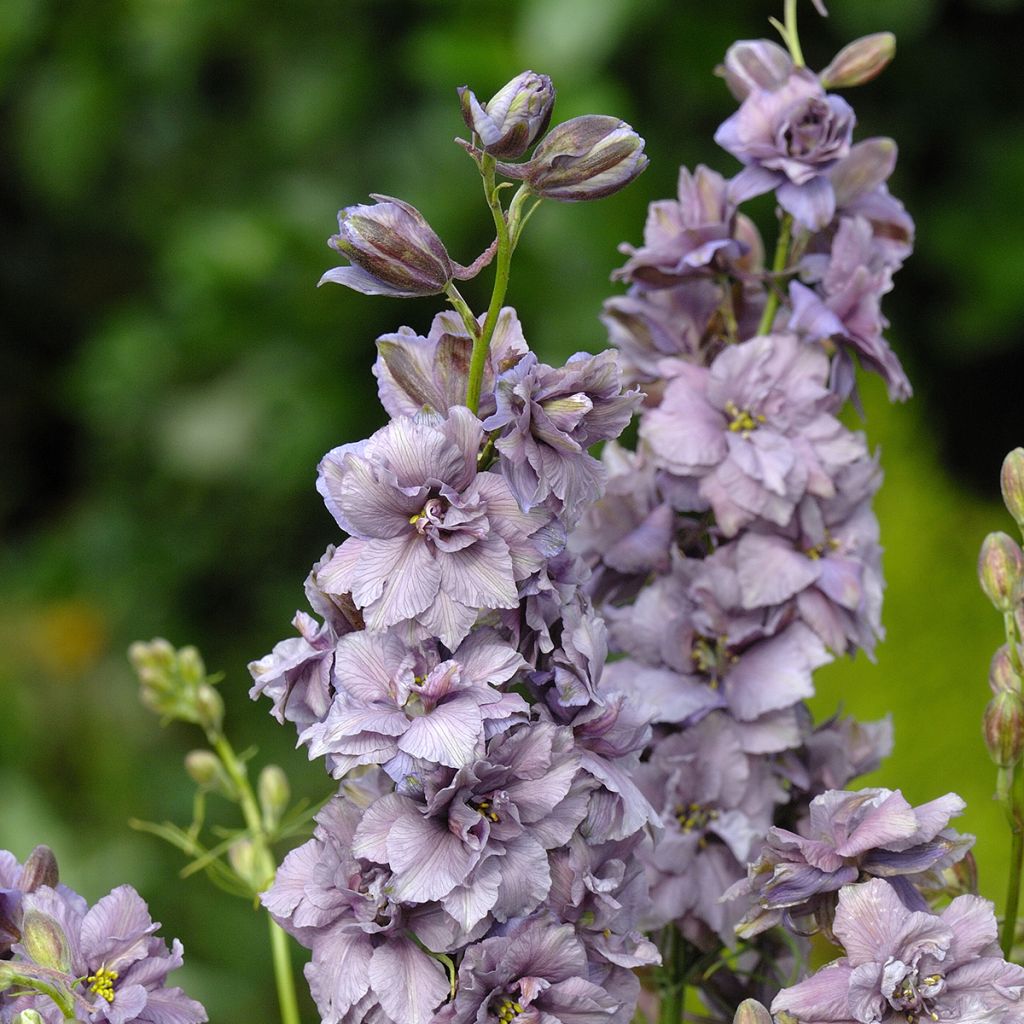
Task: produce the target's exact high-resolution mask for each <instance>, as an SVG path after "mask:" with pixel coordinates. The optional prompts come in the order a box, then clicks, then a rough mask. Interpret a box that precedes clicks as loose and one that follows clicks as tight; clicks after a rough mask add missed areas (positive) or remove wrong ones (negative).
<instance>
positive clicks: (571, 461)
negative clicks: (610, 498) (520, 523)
mask: <svg viewBox="0 0 1024 1024" xmlns="http://www.w3.org/2000/svg"><path fill="white" fill-rule="evenodd" d="M641 397H642V396H641V395H640V393H639V392H637V391H633V392H628V393H625V394H624V393H623V391H622V380H621V377H620V375H619V368H618V362H617V359H616V354H615V353H614V352H612V351H605V352H602V353H601V354H600V355H597V356H592V355H589V354H588V353H586V352H577V353H576V355H574V356H571V357H570V358H569V361H568V362H567V363H566V364H565V366H564V367H560V368H559V369H555V368H554V367H551V366H547V365H545V364H544V363H540V362H538V361H537V357H536V356H534V355H533V354H532V353H531V354H528V355H526V356H524V357H523V358H522V359H520V360H519V362H518V363H517V364H516V365H515V366H514V367H513V368H512V369H510V370H507V371H506V372H505V373H503V374H502V375H501V376H500V377H499V378H498V381H497V386H496V390H495V399H496V402H497V409H496V411H495V413H494V414H493V415H492V416H490V417H488V418H487V419H486V420H485V421H484V429H485V430H487V431H497V432H498V440H497V441H496V442H495V447H496V448H497V450H498V452H499V454H500V468H501V471H502V474H503V475H504V476H505V478H506V479H507V480H508V482H509V486H510V487H511V488H512V492H513V493H514V494H515V496H516V498H517V499H518V500H519V503H520V505H522V507H523V508H525V509H531V508H534V507H535V506H536V505H539V504H540V503H542V502H543V501H545V499H547V498H548V497H549V496H552V497H553V499H554V501H553V502H552V504H553V506H554V508H555V510H556V511H557V513H558V514H559V515H560V517H561V519H562V520H563V521H564V522H565V524H566V526H567V527H571V526H572V525H574V524H575V522H576V521H577V519H578V518H579V516H580V513H581V511H582V509H583V507H584V506H585V505H586V504H588V503H589V502H591V501H593V500H594V499H595V498H596V497H597V496H598V495H599V494H600V492H601V488H602V485H603V483H604V474H603V472H602V470H601V464H600V463H599V462H598V461H597V459H595V458H594V457H593V456H591V455H590V454H588V452H587V449H588V448H590V447H591V445H594V444H597V443H598V442H599V441H607V440H609V439H610V438H614V437H618V435H619V434H620V433H622V431H623V429H624V428H625V426H626V424H627V423H629V421H630V419H631V418H632V416H633V413H634V412H635V411H636V408H637V406H638V405H639V404H640V400H641Z"/></svg>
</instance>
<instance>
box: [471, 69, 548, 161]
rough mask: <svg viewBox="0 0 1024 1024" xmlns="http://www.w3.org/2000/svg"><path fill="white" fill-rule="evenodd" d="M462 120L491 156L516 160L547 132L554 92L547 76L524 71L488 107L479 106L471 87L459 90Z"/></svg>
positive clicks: (499, 92) (490, 101) (495, 95)
mask: <svg viewBox="0 0 1024 1024" xmlns="http://www.w3.org/2000/svg"><path fill="white" fill-rule="evenodd" d="M458 93H459V100H460V102H461V104H462V118H463V120H464V121H465V122H466V127H467V128H469V130H470V131H471V132H474V133H475V134H476V135H477V136H478V138H479V139H480V147H481V149H483V151H484V152H485V153H490V154H491V155H492V156H497V157H503V158H505V159H509V160H514V159H515V158H516V157H520V156H522V155H523V154H524V153H525V152H526V151H527V150H528V149H529V148H530V146H532V145H533V143H534V142H535V141H536V140H537V139H538V138H539V137H540V136H541V135H543V134H544V132H545V131H547V127H548V124H549V123H550V121H551V108H552V107H553V106H554V104H555V88H554V86H553V85H552V84H551V79H550V78H548V76H547V75H538V74H536V73H535V72H533V71H524V72H523V73H522V74H521V75H517V76H516V77H515V78H513V79H512V81H511V82H509V83H507V84H506V85H503V86H502V87H501V89H499V90H498V92H496V93H495V94H494V95H493V96H492V97H491V98H490V100H488V101H487V103H480V102H479V101H478V100H477V98H476V96H474V95H473V93H472V92H471V91H470V89H469V86H466V85H461V86H459V89H458Z"/></svg>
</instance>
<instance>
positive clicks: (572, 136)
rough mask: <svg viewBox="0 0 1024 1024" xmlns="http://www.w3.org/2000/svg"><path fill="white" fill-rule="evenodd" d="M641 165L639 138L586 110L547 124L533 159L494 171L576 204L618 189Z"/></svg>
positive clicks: (549, 196)
mask: <svg viewBox="0 0 1024 1024" xmlns="http://www.w3.org/2000/svg"><path fill="white" fill-rule="evenodd" d="M646 166H647V157H646V156H645V155H644V140H643V139H641V138H640V136H639V135H637V133H636V132H635V131H633V129H632V128H630V127H629V125H628V124H626V122H625V121H620V120H619V119H618V118H617V117H605V116H603V115H601V114H585V115H584V116H583V117H574V118H573V119H572V120H571V121H564V122H563V123H562V124H559V125H556V126H555V127H554V128H552V129H551V131H550V132H548V134H547V135H546V136H545V137H544V139H543V140H542V142H541V144H540V145H539V146H538V147H537V149H536V150H535V151H534V154H533V159H532V160H529V161H528V162H527V163H525V164H499V165H498V170H500V171H501V173H502V174H504V175H505V177H507V178H517V179H522V180H525V181H526V183H527V184H528V185H529V187H530V191H532V192H533V193H534V194H536V195H538V196H543V197H544V198H545V199H556V200H558V201H559V202H562V203H576V202H583V201H585V200H588V199H603V198H604V197H605V196H610V195H611V194H612V193H613V192H618V191H619V189H621V188H625V186H626V185H628V184H629V183H630V182H631V181H632V180H633V179H634V178H635V177H637V175H639V174H640V172H641V171H643V170H644V168H645V167H646Z"/></svg>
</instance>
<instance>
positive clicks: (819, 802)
mask: <svg viewBox="0 0 1024 1024" xmlns="http://www.w3.org/2000/svg"><path fill="white" fill-rule="evenodd" d="M963 809H964V802H963V801H962V800H961V799H960V797H958V796H956V795H955V794H953V793H947V794H946V796H944V797H940V798H939V799H938V800H933V801H931V802H930V803H927V804H922V805H921V806H920V807H911V806H910V804H908V803H907V801H906V800H905V799H904V798H903V794H902V793H900V791H899V790H895V791H894V790H888V789H862V790H859V791H858V792H844V791H842V790H830V791H829V792H827V793H823V794H822V795H821V796H819V797H816V798H815V799H814V800H812V801H811V807H810V817H809V820H808V822H807V826H806V833H807V834H806V835H798V834H797V833H795V832H790V831H789V830H788V829H784V828H772V829H771V831H769V833H768V838H767V840H766V841H765V845H764V848H763V850H762V851H761V855H760V857H759V858H758V859H757V860H756V861H755V862H754V863H752V864H751V865H750V867H749V870H748V877H747V879H746V881H744V882H742V883H740V884H739V885H737V886H736V887H734V889H733V892H732V896H734V897H735V896H738V895H741V894H744V895H751V896H753V898H754V900H755V901H756V904H757V905H756V906H755V907H754V908H753V909H752V910H751V911H750V912H749V913H748V914H747V916H746V917H745V918H744V920H743V922H742V923H741V924H740V926H739V927H738V928H737V931H738V933H739V934H740V935H743V936H747V935H756V934H757V933H758V932H761V931H764V930H765V929H766V928H770V927H772V926H773V925H775V924H778V923H780V922H782V921H789V922H797V921H799V922H800V924H801V928H800V930H802V931H804V932H805V933H806V931H807V926H808V925H809V926H811V927H818V928H822V927H823V928H828V927H829V925H830V923H831V917H832V913H833V911H834V908H835V902H836V896H835V894H836V893H837V892H838V891H839V890H840V889H841V888H842V887H843V886H844V885H849V884H850V883H851V882H855V881H857V879H858V878H862V877H863V876H864V875H874V876H876V877H879V878H884V879H885V880H886V882H887V884H889V885H891V886H892V887H893V889H894V892H896V893H897V894H898V897H899V899H900V900H902V901H903V902H904V903H906V904H907V906H909V907H911V909H914V910H921V909H925V908H926V906H927V904H926V903H925V902H924V900H923V898H922V897H921V895H920V893H919V892H918V891H917V889H916V888H915V883H920V882H921V881H922V880H924V881H926V880H927V873H934V872H936V871H939V870H941V869H942V868H945V867H948V866H949V865H951V864H953V863H955V862H956V861H958V860H960V859H961V858H962V857H963V856H964V855H965V854H966V853H967V851H968V850H969V849H970V847H971V845H972V844H973V842H974V837H973V836H966V835H960V834H959V833H957V832H955V831H953V830H952V829H950V828H947V826H948V824H949V819H950V818H951V817H953V816H954V815H957V814H959V813H960V812H961V811H963ZM837 934H838V933H837Z"/></svg>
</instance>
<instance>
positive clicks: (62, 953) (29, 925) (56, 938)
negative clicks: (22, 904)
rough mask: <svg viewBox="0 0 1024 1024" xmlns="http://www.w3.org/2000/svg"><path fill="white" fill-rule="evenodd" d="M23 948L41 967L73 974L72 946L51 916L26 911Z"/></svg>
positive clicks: (22, 929)
mask: <svg viewBox="0 0 1024 1024" xmlns="http://www.w3.org/2000/svg"><path fill="white" fill-rule="evenodd" d="M21 946H22V949H24V950H25V953H26V955H27V956H28V958H29V959H30V960H31V961H32V962H33V963H35V964H38V965H39V966H40V967H48V968H50V970H54V971H60V972H61V973H63V974H69V973H70V972H71V946H70V944H69V943H68V937H67V936H66V935H65V934H64V929H63V928H61V926H60V925H59V924H58V923H57V922H56V921H55V920H54V919H53V918H52V917H50V915H49V914H43V913H41V912H40V911H38V910H32V909H29V910H26V911H25V914H24V917H23V918H22V922H21Z"/></svg>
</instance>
